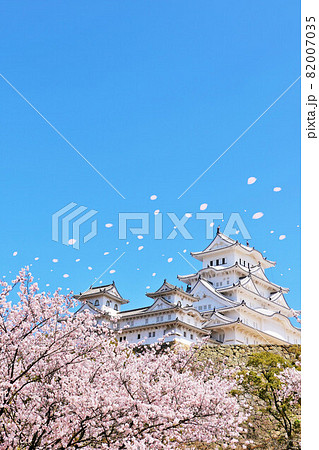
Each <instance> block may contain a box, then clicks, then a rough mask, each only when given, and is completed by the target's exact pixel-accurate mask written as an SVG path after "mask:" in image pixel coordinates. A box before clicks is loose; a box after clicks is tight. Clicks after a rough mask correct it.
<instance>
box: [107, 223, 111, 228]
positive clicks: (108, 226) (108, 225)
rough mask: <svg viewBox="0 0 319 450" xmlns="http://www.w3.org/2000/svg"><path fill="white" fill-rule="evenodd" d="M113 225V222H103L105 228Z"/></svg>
mask: <svg viewBox="0 0 319 450" xmlns="http://www.w3.org/2000/svg"><path fill="white" fill-rule="evenodd" d="M112 227H113V223H106V224H105V228H112Z"/></svg>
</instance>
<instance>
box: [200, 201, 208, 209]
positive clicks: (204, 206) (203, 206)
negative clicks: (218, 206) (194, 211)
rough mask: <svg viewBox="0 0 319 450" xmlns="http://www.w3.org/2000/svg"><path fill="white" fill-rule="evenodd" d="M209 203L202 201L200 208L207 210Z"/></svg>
mask: <svg viewBox="0 0 319 450" xmlns="http://www.w3.org/2000/svg"><path fill="white" fill-rule="evenodd" d="M207 206H208V205H207V203H202V204H201V205H200V207H199V209H200V210H201V211H205V209H206V208H207Z"/></svg>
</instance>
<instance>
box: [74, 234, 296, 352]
mask: <svg viewBox="0 0 319 450" xmlns="http://www.w3.org/2000/svg"><path fill="white" fill-rule="evenodd" d="M191 255H192V257H193V258H195V259H197V260H199V261H202V263H203V268H202V269H200V270H199V271H198V272H197V273H192V274H190V275H179V276H178V277H177V278H178V279H179V280H180V281H182V282H183V283H185V284H186V289H185V290H184V289H183V287H177V286H174V285H172V284H170V283H168V282H167V281H166V280H164V282H163V284H162V286H161V287H160V288H159V289H158V290H157V291H155V292H152V293H147V294H146V295H147V297H149V298H151V299H152V300H153V303H152V304H151V305H150V306H147V307H144V308H137V309H130V310H124V311H121V307H122V305H124V304H126V303H129V301H128V300H125V299H124V298H123V297H122V296H121V295H120V294H119V291H118V290H117V288H116V286H115V284H114V282H113V283H112V284H109V285H105V286H98V287H91V288H90V289H88V290H87V291H86V292H84V293H82V294H80V295H76V296H75V298H77V299H79V300H80V301H81V302H82V306H81V308H80V309H79V311H83V310H84V309H89V311H91V312H92V313H93V314H95V315H96V320H97V322H98V323H99V322H101V321H108V322H110V326H112V327H114V328H115V329H117V330H121V332H120V333H119V335H118V339H119V340H120V341H123V340H124V341H127V342H134V343H137V342H139V341H143V343H144V344H151V343H154V342H156V341H157V340H158V339H160V338H161V339H164V342H172V341H179V342H182V343H184V344H187V345H189V344H190V343H192V342H194V341H196V340H197V339H202V338H204V337H207V338H208V340H209V341H210V342H212V343H219V344H251V345H257V344H300V329H299V328H297V327H295V326H293V325H292V323H291V322H290V320H289V318H290V317H293V316H294V311H293V310H292V309H291V308H290V307H289V305H288V304H287V302H286V300H285V297H284V294H285V293H287V292H288V291H289V289H287V288H283V287H281V286H278V285H277V284H274V283H272V282H271V281H269V280H268V278H267V276H266V275H265V269H268V268H270V267H273V266H275V264H276V263H275V262H273V261H269V260H267V258H265V257H264V256H263V255H262V254H261V253H260V252H259V251H258V250H256V249H255V248H254V247H250V246H249V245H247V246H245V245H243V244H241V243H239V242H238V241H235V240H233V239H231V238H229V237H228V236H226V235H224V234H222V233H221V232H220V231H219V227H218V229H217V234H216V236H215V238H214V240H213V241H212V242H211V243H210V244H209V246H208V247H207V248H205V250H203V251H201V252H195V253H191ZM111 317H116V321H110V318H111Z"/></svg>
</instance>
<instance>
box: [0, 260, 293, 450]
mask: <svg viewBox="0 0 319 450" xmlns="http://www.w3.org/2000/svg"><path fill="white" fill-rule="evenodd" d="M0 283H1V286H2V292H1V293H0V347H1V364H0V448H1V449H3V450H9V449H22V448H23V449H24V448H25V449H31V448H32V449H36V448H39V449H53V450H55V449H56V450H57V449H62V448H65V449H66V448H68V449H75V448H85V449H88V450H91V449H96V448H101V449H114V450H115V449H121V448H123V449H143V450H146V449H150V448H152V449H176V448H182V447H183V445H185V444H187V447H189V446H192V443H194V442H199V441H202V442H205V443H207V444H213V445H215V446H217V445H218V446H219V447H220V444H222V445H223V446H224V447H227V448H235V446H236V439H237V438H238V436H239V434H240V432H241V431H242V428H241V423H243V422H244V421H245V420H246V419H247V415H246V414H245V413H244V412H243V411H242V408H241V407H240V406H239V404H238V400H237V399H236V397H235V396H233V395H231V391H232V390H233V389H235V388H236V381H235V377H234V376H232V374H231V373H230V371H229V370H227V369H225V368H218V369H217V367H216V366H215V365H214V362H213V361H208V362H207V361H205V363H200V362H198V357H197V355H198V351H200V348H198V347H196V346H194V347H191V348H189V349H185V348H183V347H178V346H176V347H174V348H171V347H167V348H165V347H162V346H161V342H159V343H158V344H156V345H153V346H150V347H144V348H143V351H136V350H137V347H138V345H139V344H128V343H126V342H120V341H119V340H118V339H117V336H118V334H119V333H120V331H121V330H117V328H116V322H113V323H107V322H106V321H103V322H102V323H100V324H98V323H97V322H96V320H95V316H94V315H93V314H91V313H89V312H88V311H87V310H86V311H85V310H84V311H82V312H81V311H78V312H77V313H74V312H73V311H74V308H75V307H76V306H77V305H76V302H75V300H74V299H73V298H72V297H71V296H70V295H67V296H62V295H61V294H60V291H59V290H57V291H56V292H54V293H53V294H47V293H45V292H40V291H39V288H38V285H37V283H34V282H33V279H32V276H31V274H30V273H29V271H28V268H26V269H23V270H21V271H20V273H19V275H18V276H17V277H16V278H15V279H14V280H13V282H12V285H9V284H8V283H7V282H5V281H1V282H0ZM283 395H286V394H283Z"/></svg>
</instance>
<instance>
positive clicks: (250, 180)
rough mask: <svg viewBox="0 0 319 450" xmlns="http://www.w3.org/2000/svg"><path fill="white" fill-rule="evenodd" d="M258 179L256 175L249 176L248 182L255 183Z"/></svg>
mask: <svg viewBox="0 0 319 450" xmlns="http://www.w3.org/2000/svg"><path fill="white" fill-rule="evenodd" d="M256 181H257V178H255V177H249V178H248V180H247V184H254V183H255V182H256Z"/></svg>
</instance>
